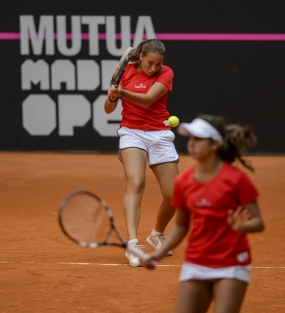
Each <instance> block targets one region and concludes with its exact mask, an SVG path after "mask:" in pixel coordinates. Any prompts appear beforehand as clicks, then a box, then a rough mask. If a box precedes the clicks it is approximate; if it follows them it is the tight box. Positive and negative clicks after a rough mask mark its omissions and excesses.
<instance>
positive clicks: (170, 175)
mask: <svg viewBox="0 0 285 313" xmlns="http://www.w3.org/2000/svg"><path fill="white" fill-rule="evenodd" d="M152 170H153V173H154V175H155V176H156V179H157V181H158V183H159V186H160V190H161V194H162V202H161V204H160V207H159V210H158V212H157V217H156V223H155V227H154V229H153V230H152V231H151V233H150V235H149V236H148V237H147V239H146V241H147V242H148V243H149V244H150V245H151V246H152V247H154V248H155V249H156V250H158V249H160V248H161V246H162V245H163V243H164V241H165V239H166V237H165V234H164V230H165V228H166V226H167V224H168V223H169V221H170V220H171V219H172V217H173V216H174V214H175V208H174V207H173V206H172V205H171V197H172V189H173V182H174V179H175V176H176V175H177V174H178V167H177V163H176V162H173V163H164V164H158V165H154V166H152ZM167 255H168V256H171V255H172V251H168V253H167Z"/></svg>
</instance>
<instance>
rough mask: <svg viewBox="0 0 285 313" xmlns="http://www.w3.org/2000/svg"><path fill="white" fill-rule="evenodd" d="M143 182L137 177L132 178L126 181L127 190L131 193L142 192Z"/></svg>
mask: <svg viewBox="0 0 285 313" xmlns="http://www.w3.org/2000/svg"><path fill="white" fill-rule="evenodd" d="M144 186H145V183H144V181H142V180H139V179H132V180H130V181H128V182H127V190H128V192H131V193H142V192H143V190H144Z"/></svg>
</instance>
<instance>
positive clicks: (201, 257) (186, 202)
mask: <svg viewBox="0 0 285 313" xmlns="http://www.w3.org/2000/svg"><path fill="white" fill-rule="evenodd" d="M193 174H194V167H192V168H190V169H188V170H187V171H185V172H183V173H180V174H178V175H177V177H176V179H175V184H174V193H173V198H172V204H173V205H174V206H176V207H178V208H179V209H182V210H188V211H189V212H190V214H191V232H190V235H189V238H188V246H187V248H186V255H185V261H186V262H189V263H194V264H198V265H202V266H208V267H212V268H218V267H227V266H235V265H248V264H250V263H251V254H250V247H249V243H248V241H247V236H246V234H244V233H238V232H236V231H234V230H233V229H232V228H231V227H230V226H229V225H228V223H227V214H228V210H229V209H233V210H236V209H237V207H238V206H240V205H245V204H247V203H249V202H251V201H253V200H255V199H256V198H257V196H258V192H257V190H256V189H255V187H254V186H253V184H252V182H251V181H250V179H249V178H248V176H247V175H246V174H245V173H244V172H242V171H241V170H239V169H238V168H235V167H233V166H232V165H230V164H228V163H224V164H223V167H222V168H221V170H220V172H219V173H218V174H217V176H216V177H215V178H213V179H212V180H210V181H208V182H198V181H196V180H195V179H194V177H193Z"/></svg>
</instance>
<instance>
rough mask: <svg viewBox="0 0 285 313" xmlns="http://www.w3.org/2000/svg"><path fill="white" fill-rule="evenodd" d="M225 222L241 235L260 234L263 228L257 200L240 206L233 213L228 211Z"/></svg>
mask: <svg viewBox="0 0 285 313" xmlns="http://www.w3.org/2000/svg"><path fill="white" fill-rule="evenodd" d="M227 222H228V224H229V225H230V226H231V227H232V229H233V230H235V231H237V232H241V233H255V232H261V231H263V230H264V227H265V226H264V221H263V218H262V215H261V212H260V209H259V205H258V202H257V200H254V201H251V202H249V203H248V204H245V205H244V206H240V207H238V208H237V209H236V210H235V211H234V210H232V209H231V210H229V211H228V217H227Z"/></svg>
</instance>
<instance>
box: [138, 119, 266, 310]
mask: <svg viewBox="0 0 285 313" xmlns="http://www.w3.org/2000/svg"><path fill="white" fill-rule="evenodd" d="M177 131H178V133H179V134H181V135H182V136H188V137H189V140H188V144H187V149H188V152H189V154H190V155H191V156H192V157H193V158H194V159H195V160H196V164H195V165H194V166H193V167H191V168H189V169H188V170H186V171H184V172H183V173H180V174H178V176H177V177H176V179H175V182H174V192H173V198H172V204H173V205H174V206H175V207H177V208H178V209H177V213H176V222H175V224H174V226H173V228H172V229H171V231H170V233H169V236H168V238H167V240H166V241H165V243H164V245H163V247H162V248H161V249H160V250H159V251H157V252H155V253H151V254H149V255H146V257H147V258H148V259H149V260H152V263H151V264H150V263H148V262H147V261H145V262H142V265H145V266H146V267H148V268H153V267H154V266H153V264H154V262H153V261H159V260H161V259H162V258H163V257H164V256H165V255H166V253H167V251H168V250H170V249H173V248H174V247H175V246H177V245H178V244H179V243H180V242H181V241H182V239H183V238H184V237H185V235H186V234H187V232H188V230H189V225H190V222H191V232H190V233H189V238H188V246H187V248H186V252H185V262H184V263H183V265H182V269H181V273H180V278H179V280H180V285H179V288H178V293H177V299H176V306H175V312H177V313H178V312H179V313H186V312H187V313H194V312H195V313H204V312H206V311H207V309H208V307H209V305H210V303H211V301H212V299H214V306H215V308H214V312H219V313H228V312H231V313H237V312H239V311H240V307H241V304H242V301H243V298H244V295H245V291H246V288H247V285H248V283H249V281H250V271H251V265H250V264H251V253H250V247H249V243H248V240H247V235H246V234H247V233H253V232H260V231H262V230H263V229H264V223H263V219H262V217H261V213H260V210H259V205H258V202H257V197H258V195H259V194H258V191H257V189H256V188H255V186H254V185H253V184H252V182H251V180H250V179H249V177H248V176H247V174H246V173H245V171H243V170H242V169H241V168H238V167H237V163H235V165H234V164H233V163H234V161H236V160H239V161H240V162H241V164H242V165H243V166H244V167H245V169H249V170H253V168H252V166H251V165H250V164H249V163H248V162H247V161H246V160H245V159H244V158H243V156H242V153H243V152H244V151H245V149H246V148H250V147H252V146H253V145H254V144H255V142H256V137H255V135H254V133H253V130H252V128H250V127H249V126H244V127H242V126H240V125H228V126H225V124H224V122H223V120H222V118H220V117H217V116H209V115H202V116H199V117H198V118H196V119H194V120H193V121H192V122H191V123H181V124H180V126H179V128H178V130H177Z"/></svg>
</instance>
